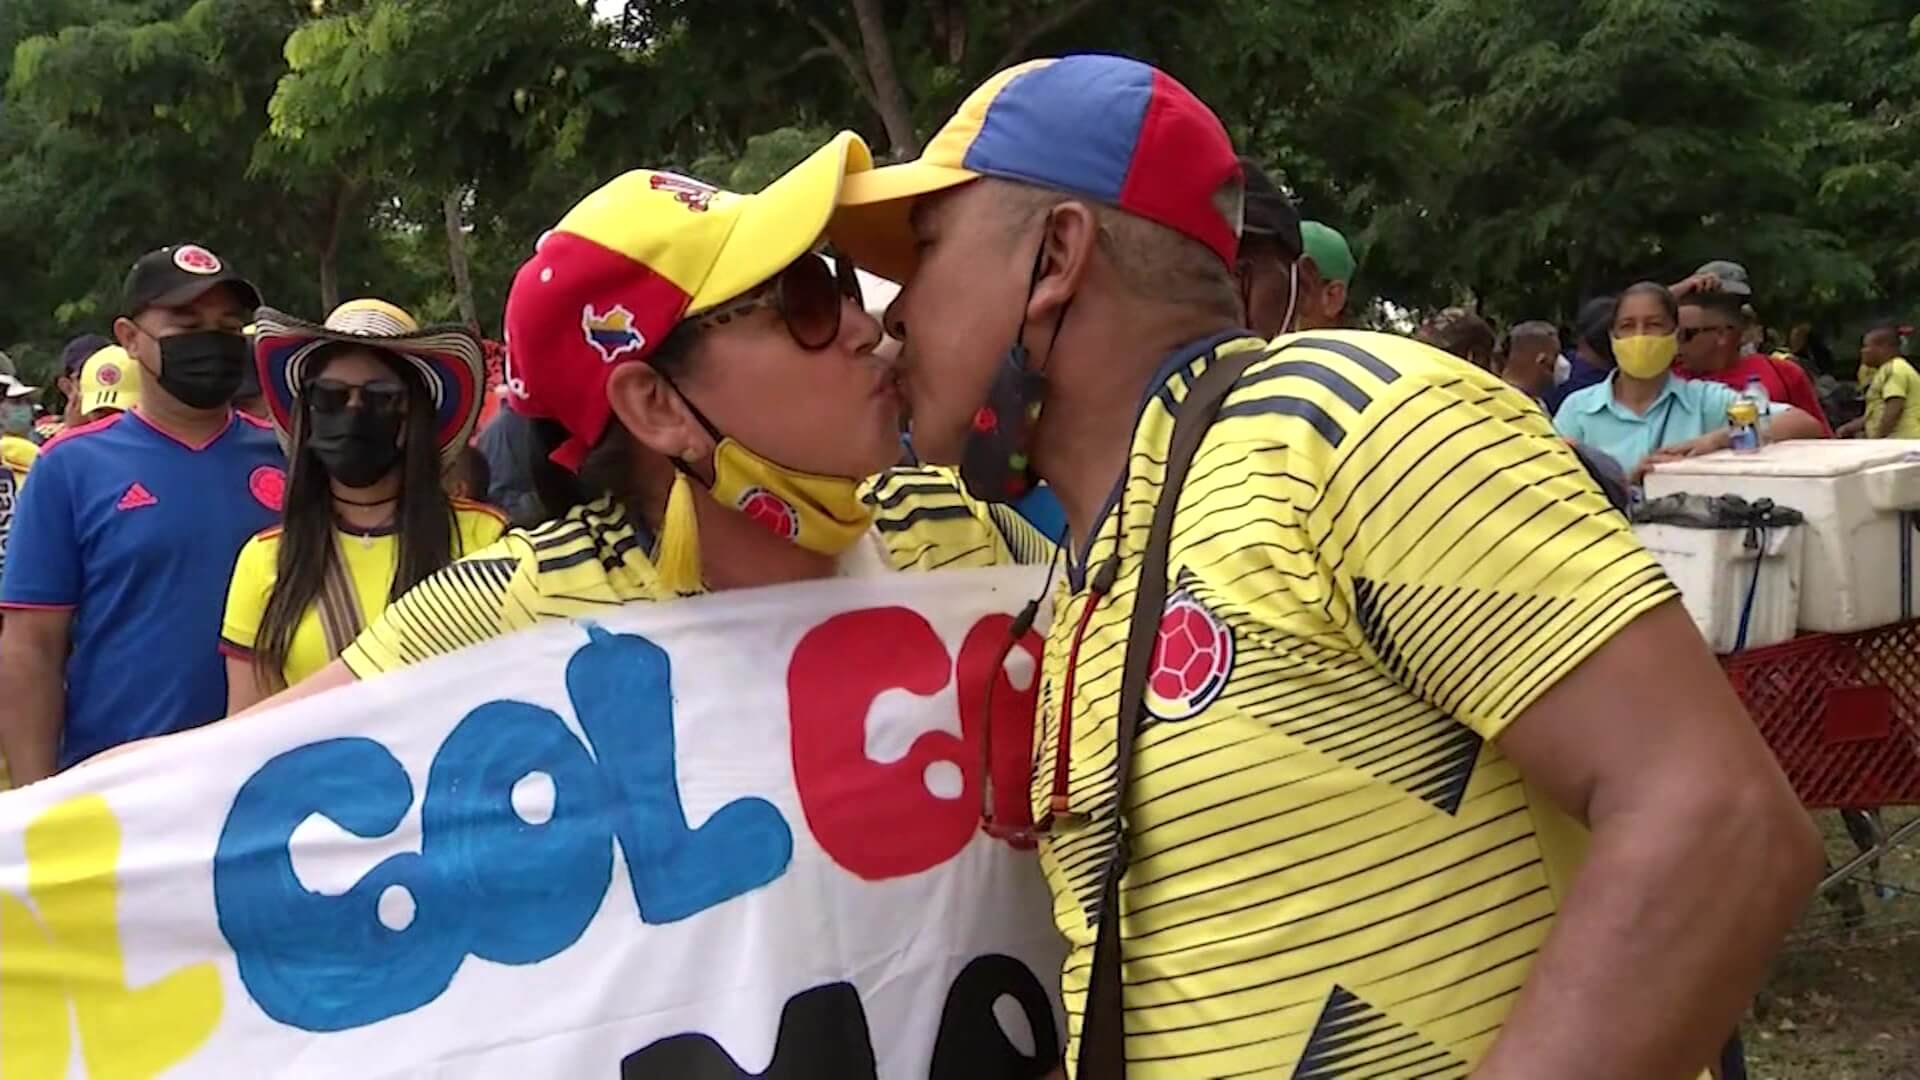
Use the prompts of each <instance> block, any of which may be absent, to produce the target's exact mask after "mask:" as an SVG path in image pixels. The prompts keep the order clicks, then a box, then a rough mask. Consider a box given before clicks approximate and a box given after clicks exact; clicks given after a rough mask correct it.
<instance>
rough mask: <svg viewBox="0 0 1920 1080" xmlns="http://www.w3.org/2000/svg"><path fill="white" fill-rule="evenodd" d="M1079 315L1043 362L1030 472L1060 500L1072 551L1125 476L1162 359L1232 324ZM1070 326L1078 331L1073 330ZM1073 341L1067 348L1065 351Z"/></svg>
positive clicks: (1202, 315) (1209, 319)
mask: <svg viewBox="0 0 1920 1080" xmlns="http://www.w3.org/2000/svg"><path fill="white" fill-rule="evenodd" d="M1146 314H1147V315H1148V316H1149V317H1148V318H1138V317H1136V318H1133V319H1128V318H1126V312H1125V311H1112V312H1109V315H1110V316H1113V317H1109V318H1101V317H1099V313H1097V312H1094V311H1085V312H1082V311H1078V310H1076V311H1075V312H1074V313H1073V316H1072V318H1071V319H1070V320H1069V322H1068V325H1067V328H1066V332H1065V334H1064V335H1063V336H1062V338H1061V340H1060V343H1059V345H1058V346H1057V349H1058V355H1056V356H1054V357H1050V358H1049V359H1048V361H1047V374H1048V382H1047V397H1046V405H1045V408H1044V410H1043V411H1042V412H1041V414H1040V425H1039V430H1037V431H1036V432H1035V433H1034V446H1033V467H1034V471H1035V472H1037V473H1038V474H1039V475H1040V476H1041V477H1042V478H1043V479H1044V480H1046V482H1047V484H1048V486H1049V487H1051V488H1052V489H1053V493H1054V495H1055V496H1056V497H1057V498H1058V499H1059V500H1060V506H1061V509H1063V510H1064V511H1065V512H1066V516H1067V528H1068V530H1069V531H1070V532H1071V533H1072V535H1073V539H1074V542H1075V543H1076V544H1085V543H1086V539H1087V537H1089V536H1091V535H1092V534H1093V530H1094V528H1095V527H1096V526H1097V525H1098V524H1099V522H1098V520H1097V519H1098V518H1099V515H1100V511H1101V508H1103V507H1104V506H1105V505H1106V503H1107V496H1108V495H1110V494H1111V493H1112V492H1113V487H1114V485H1115V484H1117V483H1119V482H1120V477H1121V475H1122V474H1123V473H1124V472H1125V471H1126V466H1127V457H1128V455H1129V454H1130V453H1131V451H1132V447H1133V431H1134V424H1135V421H1136V419H1137V418H1138V415H1139V411H1140V401H1141V399H1142V398H1144V397H1145V396H1146V394H1147V393H1148V391H1149V390H1150V389H1151V387H1150V386H1149V383H1150V382H1151V381H1152V380H1153V378H1154V376H1155V373H1156V372H1157V371H1158V370H1159V368H1160V365H1161V364H1162V363H1164V362H1165V361H1166V359H1167V356H1168V354H1170V353H1172V352H1173V351H1174V350H1175V349H1178V348H1180V347H1181V346H1184V345H1188V344H1190V343H1192V342H1194V341H1198V340H1200V339H1201V338H1205V337H1208V336H1210V335H1213V334H1218V333H1221V332H1223V331H1226V330H1229V329H1231V328H1232V327H1233V324H1234V320H1231V319H1223V318H1221V317H1219V316H1217V315H1213V314H1210V313H1208V312H1206V311H1195V310H1179V311H1169V310H1167V309H1165V308H1156V309H1153V310H1151V311H1149V312H1147V313H1146ZM1075 324H1078V325H1077V326H1076V325H1075ZM1069 342H1071V349H1069V344H1068V343H1069Z"/></svg>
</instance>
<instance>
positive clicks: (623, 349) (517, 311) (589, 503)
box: [271, 132, 1052, 703]
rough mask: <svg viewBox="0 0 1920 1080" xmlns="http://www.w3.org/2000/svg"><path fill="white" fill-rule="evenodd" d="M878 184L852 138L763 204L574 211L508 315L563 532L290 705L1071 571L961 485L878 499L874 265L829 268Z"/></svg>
mask: <svg viewBox="0 0 1920 1080" xmlns="http://www.w3.org/2000/svg"><path fill="white" fill-rule="evenodd" d="M870 160H871V159H870V158H869V156H868V151H867V148H866V145H865V144H864V143H862V142H861V141H860V139H859V138H858V136H855V135H853V134H852V133H850V132H848V133H842V134H841V135H839V136H837V137H835V138H834V139H833V141H832V142H830V143H829V144H828V145H827V146H825V147H823V148H821V149H820V150H818V151H816V152H815V153H814V154H813V155H812V156H810V157H808V158H807V159H806V160H805V161H803V162H801V163H800V164H799V165H797V166H795V167H794V169H793V170H792V171H790V172H789V173H787V174H786V175H785V176H783V177H781V178H779V179H778V180H776V181H774V182H773V183H772V184H771V185H769V186H768V187H767V188H766V190H764V191H762V192H760V193H758V194H754V195H741V194H735V193H733V192H728V191H722V190H718V189H716V188H713V187H711V186H709V185H707V184H704V183H701V182H699V181H696V180H692V179H689V178H687V177H684V176H678V175H675V174H672V173H665V172H654V171H637V172H631V173H628V174H626V175H624V176H621V177H619V178H618V179H615V180H613V181H612V182H610V183H608V184H607V185H606V186H604V187H602V188H601V189H599V190H598V191H596V192H594V193H592V194H590V195H588V196H587V197H586V199H585V200H584V201H582V202H581V203H580V204H579V205H578V206H576V207H574V208H573V210H572V211H571V212H569V213H568V214H567V215H566V216H565V217H564V218H562V219H561V221H560V223H559V224H558V225H557V226H555V227H554V229H553V230H552V231H550V232H548V233H547V234H546V235H545V236H543V237H542V238H541V240H540V242H539V244H538V245H537V246H536V249H535V252H534V255H533V257H532V258H531V259H529V260H528V261H527V263H526V264H525V265H524V266H522V267H521V268H520V271H519V273H518V274H517V276H516V277H515V279H514V282H513V286H512V290H511V293H510V295H509V297H508V300H507V313H506V327H507V346H508V353H507V361H506V365H505V368H506V369H505V373H504V374H505V383H506V387H507V391H508V394H509V399H508V405H509V407H510V408H512V409H514V410H515V411H516V412H518V413H521V414H523V415H525V416H527V417H530V418H533V419H534V428H535V431H534V434H535V436H536V441H537V442H538V443H539V444H540V457H541V459H542V460H541V461H540V462H539V463H538V464H539V465H540V466H542V468H541V469H540V470H539V471H538V472H537V473H536V476H535V483H536V486H537V487H538V489H539V496H540V502H541V504H542V505H543V506H544V507H545V509H546V511H547V512H548V513H549V514H552V515H554V517H553V519H552V520H549V521H548V522H546V523H545V524H542V525H538V526H535V527H532V528H521V529H514V530H512V531H510V532H509V533H507V535H506V536H505V537H504V538H503V539H502V540H501V541H500V542H499V543H498V544H495V545H493V546H492V547H489V548H487V549H485V550H483V551H480V552H477V553H475V554H473V555H470V556H468V557H467V558H466V559H463V560H461V562H459V563H458V564H456V565H455V566H454V567H451V568H449V570H448V571H446V572H443V573H441V574H437V575H434V576H432V577H429V578H427V579H426V580H425V581H424V582H422V583H420V584H419V585H417V586H415V588H414V589H413V590H412V591H410V592H408V593H407V594H406V595H404V596H402V597H400V598H399V599H398V600H396V601H394V602H393V603H392V604H391V605H390V606H389V607H388V608H387V609H386V611H385V612H384V613H383V614H381V615H380V616H379V617H378V618H375V619H373V620H372V621H371V623H370V624H369V625H368V627H367V629H366V631H365V632H364V633H363V634H361V635H360V637H359V639H358V640H356V641H355V642H354V643H353V644H352V645H350V646H348V647H347V648H346V650H345V651H344V652H343V653H342V654H341V657H340V659H339V660H338V661H336V662H335V663H333V664H331V665H329V666H328V667H327V668H325V669H323V670H322V671H321V672H320V673H319V674H317V675H315V676H314V677H313V678H311V679H308V680H307V681H306V682H304V683H302V684H300V685H299V686H296V687H294V688H293V689H292V690H290V691H287V692H285V693H284V694H283V695H280V696H277V697H276V698H274V699H271V700H272V702H273V703H278V702H282V701H286V700H291V699H293V698H298V697H304V696H306V695H308V694H311V693H316V692H319V691H320V690H324V689H326V688H327V687H329V686H334V685H339V684H340V683H343V682H346V681H349V680H351V679H354V678H366V677H369V676H373V675H376V674H378V673H380V672H384V671H387V670H389V669H392V668H396V667H400V666H403V665H407V664H412V663H417V662H419V661H421V660H423V659H426V658H427V657H430V656H434V655H437V654H440V653H445V652H449V651H452V650H454V649H457V648H461V647H463V646H466V645H470V644H473V643H476V642H479V641H483V640H486V639H488V638H492V637H496V636H499V635H502V634H506V633H509V632H511V631H513V630H517V629H520V628H523V627H525V626H528V625H531V624H533V623H535V622H537V621H539V620H542V619H549V618H573V617H579V616H583V615H591V614H592V613H594V612H596V611H601V610H604V609H605V608H607V607H609V606H612V605H617V604H622V603H627V602H631V601H669V600H673V599H675V598H677V597H682V596H691V595H694V594H697V593H702V592H706V591H709V590H720V589H733V588H742V587H747V586H754V585H766V584H774V583H778V582H786V581H796V580H801V579H806V578H822V577H830V576H835V575H857V574H867V573H874V572H885V571H889V570H892V569H907V568H932V567H937V566H956V567H958V566H981V565H990V564H993V563H996V562H1006V561H1012V560H1015V559H1026V560H1030V561H1037V560H1039V559H1042V558H1044V557H1045V556H1046V555H1047V554H1049V553H1050V552H1051V550H1052V545H1051V544H1050V543H1049V542H1048V541H1047V540H1046V538H1045V537H1043V536H1041V535H1040V534H1039V533H1038V532H1037V531H1035V530H1033V529H1032V528H1031V527H1029V526H1027V525H1026V524H1025V523H1024V521H1022V520H1021V519H1019V518H1018V517H1017V515H1013V514H1011V513H1008V512H1003V511H990V510H988V509H987V508H984V507H980V506H978V504H969V503H967V501H966V500H965V497H964V496H963V495H962V494H961V493H960V491H959V489H958V485H957V482H956V481H954V480H953V479H952V478H951V474H950V473H949V474H947V476H948V478H947V480H946V482H945V484H944V485H943V484H941V483H940V482H938V480H937V478H935V477H932V476H929V478H928V481H929V482H928V483H926V484H923V485H918V486H917V487H916V490H912V491H894V492H891V493H890V494H889V495H888V496H887V497H885V498H883V497H881V496H880V495H879V494H878V493H877V492H876V490H875V489H874V488H873V487H871V486H867V487H863V481H864V479H865V478H867V477H869V476H871V475H872V474H876V473H882V472H884V471H885V470H887V468H888V467H889V466H890V465H891V464H892V463H893V462H894V461H895V460H896V459H897V458H898V457H899V454H900V444H899V436H900V398H899V392H898V390H897V388H896V386H895V384H894V371H893V368H892V366H891V364H890V363H889V362H887V361H885V360H882V359H880V358H878V357H876V355H875V352H874V350H875V348H876V347H877V346H878V345H879V343H880V338H881V334H880V325H879V323H878V322H876V321H875V320H874V319H873V318H872V317H871V316H870V315H868V314H867V313H866V311H865V310H864V308H863V307H862V303H861V297H860V293H859V289H858V287H857V278H856V277H855V274H854V269H853V264H852V263H850V262H848V261H846V260H838V261H837V263H833V264H830V263H829V262H828V261H827V259H826V258H824V257H823V256H822V255H821V254H820V253H819V249H820V247H821V241H822V233H823V231H824V229H825V227H826V223H827V220H828V218H829V217H830V216H831V214H832V213H833V208H834V200H835V196H836V195H837V194H838V193H839V189H840V184H841V183H842V181H843V179H844V178H845V177H846V175H847V174H848V173H849V172H852V171H855V170H863V169H866V168H868V167H869V166H870ZM950 508H959V509H960V512H958V513H947V512H944V511H946V510H948V509H950Z"/></svg>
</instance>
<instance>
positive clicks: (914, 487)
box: [341, 468, 1053, 679]
mask: <svg viewBox="0 0 1920 1080" xmlns="http://www.w3.org/2000/svg"><path fill="white" fill-rule="evenodd" d="M862 497H863V498H864V499H865V500H866V502H867V503H868V504H869V505H871V506H873V508H874V512H875V520H874V525H873V529H872V530H871V531H870V532H869V534H868V535H867V536H866V537H865V538H863V540H862V543H863V544H869V545H872V546H873V547H872V552H871V554H872V555H873V562H874V563H875V565H876V568H891V569H895V570H913V569H919V570H933V569H941V568H966V567H982V566H996V565H1003V564H1007V563H1012V562H1040V561H1044V560H1045V559H1046V558H1047V556H1048V555H1050V554H1051V553H1052V550H1053V547H1052V543H1051V541H1049V540H1047V539H1046V537H1045V536H1043V535H1042V534H1041V533H1040V532H1039V531H1038V530H1036V529H1034V528H1033V526H1031V525H1029V524H1027V522H1026V521H1025V519H1023V518H1021V517H1019V515H1017V514H1015V513H1013V512H1012V511H1010V510H1007V509H1006V508H1004V507H998V506H995V507H989V506H986V505H984V504H982V503H978V502H975V501H974V500H973V499H971V498H969V497H968V496H967V495H966V494H965V492H964V491H963V490H961V488H960V485H959V480H958V478H957V477H956V476H955V475H954V474H953V473H952V472H951V471H949V470H942V469H930V468H928V469H897V470H894V471H892V472H889V473H885V474H883V475H881V476H879V477H876V478H875V479H873V480H871V481H869V482H868V483H867V485H866V486H865V488H864V490H863V493H862ZM653 546H654V543H653V537H652V536H651V534H649V533H648V532H647V530H646V529H644V528H642V527H637V526H636V524H635V522H633V520H632V519H631V518H630V517H629V516H628V514H627V512H626V510H625V508H624V507H622V506H620V505H619V504H617V503H615V502H613V501H612V500H609V499H601V500H598V501H596V502H593V503H589V504H588V505H586V506H582V507H578V508H576V509H574V510H573V511H572V512H570V513H568V514H567V515H566V516H565V517H563V518H561V519H559V520H557V521H551V522H548V523H546V524H544V525H540V526H536V527H534V528H532V529H515V530H513V531H512V532H510V533H508V534H507V535H506V536H505V537H504V538H502V539H501V541H500V542H499V543H497V544H495V545H493V546H492V547H490V548H488V549H486V550H484V551H478V552H475V553H474V554H473V555H471V556H469V557H468V558H466V559H463V560H461V561H460V562H458V563H456V564H455V565H453V566H451V567H448V568H447V569H446V570H443V571H441V572H440V573H438V574H436V575H434V576H433V577H431V578H428V579H427V580H426V581H424V582H421V583H420V585H419V586H417V587H416V588H414V589H413V590H412V591H411V592H409V593H407V595H406V596H403V597H401V598H400V600H399V601H397V602H395V603H394V604H393V605H392V606H391V607H389V608H387V610H386V612H385V613H384V614H382V615H381V616H380V617H379V618H378V619H375V620H373V621H372V622H371V623H369V625H368V626H367V629H366V631H365V632H364V633H362V634H361V635H360V638H359V640H357V641H355V642H354V643H353V644H352V645H350V646H348V648H347V650H346V651H345V652H343V653H342V654H341V659H342V660H344V661H346V664H347V667H349V668H351V669H352V670H353V673H354V675H356V676H358V677H359V678H363V679H364V678H368V677H370V676H373V675H376V674H379V673H380V672H383V671H390V670H393V669H394V668H399V667H405V666H407V665H409V664H417V663H420V662H422V661H424V660H427V659H428V658H430V657H434V656H438V655H441V654H443V653H448V652H452V651H454V650H456V649H460V648H464V647H466V646H468V645H473V644H477V643H479V642H482V641H486V640H489V639H491V638H495V637H499V636H501V635H503V634H508V633H511V632H513V631H515V630H520V629H524V628H526V627H528V626H532V625H533V624H534V623H536V622H539V621H540V620H542V619H561V618H577V617H584V616H592V615H595V614H598V613H601V612H603V611H605V610H606V609H607V608H609V607H614V606H617V605H620V604H624V603H627V602H629V601H635V600H672V599H674V598H675V597H676V596H677V595H678V594H676V593H674V592H672V591H671V590H669V589H667V588H666V586H665V585H664V584H662V582H661V580H660V576H659V573H658V572H657V571H656V570H655V568H654V564H653ZM842 565H843V566H845V565H846V560H843V562H842Z"/></svg>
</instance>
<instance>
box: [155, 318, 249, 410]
mask: <svg viewBox="0 0 1920 1080" xmlns="http://www.w3.org/2000/svg"><path fill="white" fill-rule="evenodd" d="M156 340H158V341H159V342H160V370H159V372H158V373H156V374H155V376H154V377H155V378H157V379H158V380H159V381H160V388H161V389H163V390H165V391H166V392H167V393H168V394H171V395H172V396H173V398H174V400H176V401H178V402H179V403H180V404H182V405H185V406H186V407H187V408H189V409H217V408H219V407H220V406H222V405H226V404H228V403H230V402H232V401H233V394H234V391H236V390H238V389H240V381H241V379H243V378H244V377H245V376H246V370H247V359H248V357H247V339H246V338H244V337H241V336H240V335H239V334H231V333H228V332H226V331H224V330H198V331H195V332H193V333H191V334H175V335H174V336H172V337H164V338H158V339H156Z"/></svg>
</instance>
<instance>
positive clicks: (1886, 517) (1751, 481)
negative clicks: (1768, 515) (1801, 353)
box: [1646, 439, 1920, 633]
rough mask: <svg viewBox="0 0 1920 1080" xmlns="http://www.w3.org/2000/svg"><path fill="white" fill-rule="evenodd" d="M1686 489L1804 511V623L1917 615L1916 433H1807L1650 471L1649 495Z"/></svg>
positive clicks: (1862, 626) (1850, 624)
mask: <svg viewBox="0 0 1920 1080" xmlns="http://www.w3.org/2000/svg"><path fill="white" fill-rule="evenodd" d="M1682 492H1685V493H1690V494H1694V495H1739V496H1742V497H1744V498H1746V499H1747V500H1749V501H1752V500H1754V499H1772V500H1773V501H1774V504H1775V505H1777V506H1786V507H1791V508H1793V509H1795V510H1798V511H1800V512H1801V513H1802V514H1804V515H1806V518H1807V524H1806V526H1805V529H1806V532H1807V540H1806V554H1805V561H1804V566H1803V568H1802V572H1801V576H1800V629H1802V630H1819V631H1826V632H1830V633H1846V632H1850V631H1854V630H1866V629H1869V628H1872V627H1875V626H1885V625H1887V624H1888V623H1895V622H1899V621H1901V619H1902V618H1903V617H1914V616H1920V534H1916V532H1915V529H1914V522H1916V521H1920V516H1916V515H1915V512H1916V511H1920V442H1908V441H1903V440H1897V439H1847V440H1834V439H1807V440H1802V441H1798V442H1787V443H1775V444H1773V445H1771V446H1767V447H1763V448H1762V449H1761V450H1760V452H1759V453H1757V454H1734V453H1730V452H1722V453H1718V454H1709V455H1707V456H1706V457H1699V458H1689V459H1687V460H1684V461H1676V462H1673V463H1671V464H1667V465H1661V466H1659V467H1657V468H1656V469H1654V471H1653V472H1651V473H1649V474H1648V475H1647V479H1646V493H1647V497H1648V498H1649V499H1654V498H1659V497H1661V496H1664V495H1675V494H1680V493H1682ZM1903 562H1904V564H1905V566H1906V568H1907V569H1906V571H1905V572H1904V573H1903V570H1902V565H1903ZM1903 576H1904V577H1905V578H1906V586H1907V588H1906V596H1905V598H1904V600H1905V602H1904V604H1903V602H1902V599H1903V598H1902V596H1901V587H1900V586H1901V580H1902V577H1903Z"/></svg>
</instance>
